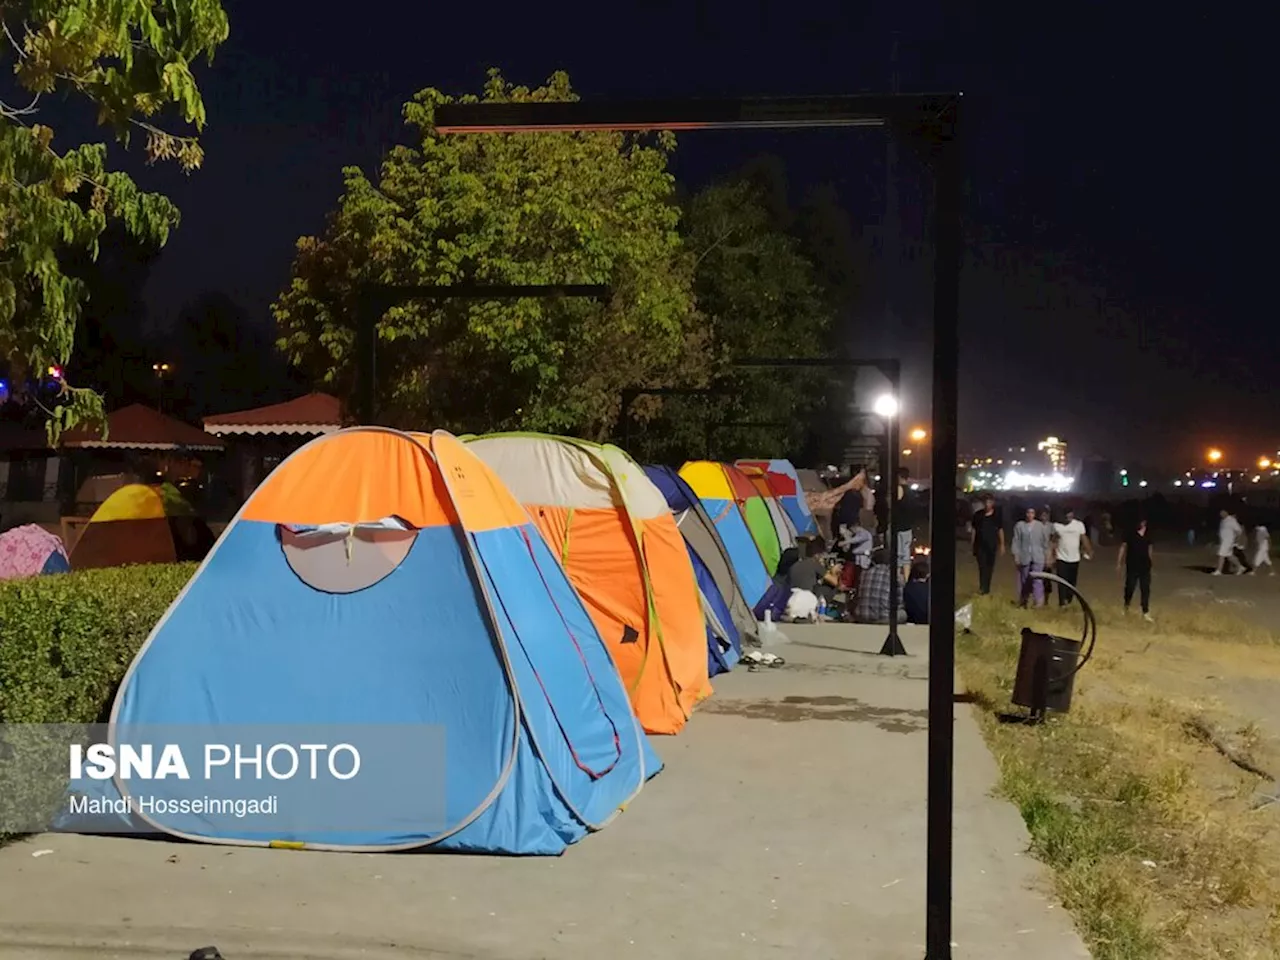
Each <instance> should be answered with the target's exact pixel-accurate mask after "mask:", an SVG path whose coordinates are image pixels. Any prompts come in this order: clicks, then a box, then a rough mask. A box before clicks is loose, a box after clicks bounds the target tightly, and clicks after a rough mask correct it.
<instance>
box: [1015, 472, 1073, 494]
mask: <svg viewBox="0 0 1280 960" xmlns="http://www.w3.org/2000/svg"><path fill="white" fill-rule="evenodd" d="M1073 481H1074V478H1072V477H1064V476H1063V475H1062V474H1060V473H1051V474H1028V473H1019V472H1018V471H1016V470H1010V471H1009V472H1008V473H1006V474H1005V475H1004V481H1003V486H1004V489H1006V490H1055V491H1059V492H1061V491H1064V490H1069V489H1071V484H1072V483H1073Z"/></svg>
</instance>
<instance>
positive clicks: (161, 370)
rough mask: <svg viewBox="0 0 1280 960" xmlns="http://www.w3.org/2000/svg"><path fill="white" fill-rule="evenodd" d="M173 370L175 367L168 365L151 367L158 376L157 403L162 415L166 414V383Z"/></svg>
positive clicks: (157, 364)
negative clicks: (166, 378)
mask: <svg viewBox="0 0 1280 960" xmlns="http://www.w3.org/2000/svg"><path fill="white" fill-rule="evenodd" d="M172 369H173V367H171V366H170V365H169V364H167V363H153V364H152V365H151V370H152V372H153V373H155V375H156V403H157V405H158V406H159V408H160V412H161V413H164V381H165V377H167V376H169V371H171V370H172Z"/></svg>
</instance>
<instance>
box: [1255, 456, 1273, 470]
mask: <svg viewBox="0 0 1280 960" xmlns="http://www.w3.org/2000/svg"><path fill="white" fill-rule="evenodd" d="M1270 466H1271V458H1270V457H1259V458H1258V469H1259V470H1267V469H1269V468H1270Z"/></svg>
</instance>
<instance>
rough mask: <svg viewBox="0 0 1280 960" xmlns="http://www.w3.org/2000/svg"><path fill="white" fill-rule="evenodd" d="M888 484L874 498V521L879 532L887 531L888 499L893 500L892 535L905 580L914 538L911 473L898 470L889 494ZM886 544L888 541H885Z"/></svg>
mask: <svg viewBox="0 0 1280 960" xmlns="http://www.w3.org/2000/svg"><path fill="white" fill-rule="evenodd" d="M889 486H890V484H888V483H886V484H885V489H884V492H883V493H881V494H880V495H879V496H877V498H876V514H877V516H876V519H877V521H878V522H879V525H880V529H881V530H888V513H889V510H888V504H889V497H890V496H892V497H893V498H894V500H893V535H894V536H895V537H896V538H897V541H896V543H895V547H896V552H897V561H898V568H899V570H900V574H899V576H900V578H901V579H902V580H906V579H907V577H909V576H910V575H911V545H912V541H913V539H914V537H915V527H916V520H917V516H916V512H917V511H916V503H915V498H914V497H912V496H911V471H910V470H908V469H907V468H906V467H899V468H898V482H897V484H896V485H894V490H893V491H892V492H890V490H889ZM885 542H886V543H888V540H886V541H885Z"/></svg>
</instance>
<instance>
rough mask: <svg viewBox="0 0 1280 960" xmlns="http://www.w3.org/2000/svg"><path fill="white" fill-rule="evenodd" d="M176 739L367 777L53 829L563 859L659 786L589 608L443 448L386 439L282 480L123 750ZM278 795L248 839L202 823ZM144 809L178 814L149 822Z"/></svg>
mask: <svg viewBox="0 0 1280 960" xmlns="http://www.w3.org/2000/svg"><path fill="white" fill-rule="evenodd" d="M162 726H163V729H164V730H165V731H170V732H169V733H166V734H165V735H164V736H165V737H166V742H169V739H171V738H172V737H177V738H179V745H180V746H181V745H182V744H186V745H187V746H190V747H192V748H193V752H194V753H196V754H198V753H199V752H200V751H201V750H204V751H206V752H207V751H208V750H209V749H210V744H211V743H213V744H215V745H219V746H227V745H228V744H230V743H231V742H232V741H234V746H235V750H236V758H237V763H238V761H239V759H240V753H239V751H240V748H241V745H242V743H244V742H246V738H247V740H254V739H256V741H257V742H258V745H259V746H261V744H263V743H267V744H279V743H297V742H298V740H299V739H302V740H303V742H311V743H319V744H321V745H336V744H339V743H342V744H348V745H353V746H354V747H355V748H356V749H357V750H358V753H359V759H360V763H361V765H360V767H359V770H358V774H353V775H352V777H351V778H348V779H346V780H341V781H340V780H339V779H338V777H339V773H335V772H334V770H333V768H332V767H329V768H325V767H324V766H323V762H324V761H323V758H322V761H321V775H320V777H319V779H318V780H317V779H316V777H315V758H314V754H313V757H312V768H311V773H312V779H311V780H310V781H308V780H307V779H306V777H305V775H304V776H301V777H290V778H286V779H284V780H280V779H278V778H277V779H275V780H270V779H268V780H265V781H264V780H263V779H262V778H261V769H262V768H261V766H259V767H257V768H254V767H249V768H247V769H248V770H249V771H250V773H252V772H254V771H255V770H256V771H258V774H259V778H258V782H256V783H255V782H254V780H253V779H252V778H250V779H248V780H247V781H246V782H244V783H242V782H241V781H240V780H238V779H235V780H228V779H226V778H225V777H224V776H222V774H223V770H222V769H221V768H219V769H217V770H215V771H214V775H215V776H216V778H217V779H216V782H215V780H211V779H210V776H208V775H204V776H201V775H196V776H193V777H192V778H191V779H189V780H185V781H184V780H176V781H174V780H170V779H166V780H150V781H145V782H143V783H142V785H139V782H138V781H136V780H129V779H123V778H122V777H121V775H120V774H117V777H116V778H115V779H111V780H105V781H101V780H91V779H87V778H85V779H73V781H72V784H71V793H72V795H73V797H75V796H76V795H77V794H80V795H82V797H84V798H88V799H91V800H92V799H99V800H101V799H106V800H112V799H118V798H120V797H122V796H127V798H128V799H129V801H130V802H131V803H132V801H133V800H135V799H136V800H138V803H137V804H134V805H133V807H132V809H130V810H128V811H126V812H124V813H119V812H118V810H117V811H116V812H113V813H112V814H111V815H110V816H108V817H107V818H106V819H104V818H103V816H100V815H98V814H99V811H98V810H95V809H94V808H92V807H89V806H88V805H87V804H86V803H85V802H83V800H81V801H80V805H79V807H78V808H75V807H74V806H73V805H69V807H70V808H71V809H72V812H71V813H69V814H68V816H66V817H64V818H63V820H62V822H61V823H60V824H59V826H61V827H62V828H63V829H77V830H80V831H86V830H91V831H95V832H102V831H104V830H115V831H126V832H129V831H130V830H131V828H138V829H140V830H141V831H143V832H158V833H163V834H168V835H171V836H176V837H180V838H184V839H190V840H199V841H205V842H212V843H233V844H242V845H256V846H280V845H283V846H289V847H307V848H315V849H328V850H360V851H387V850H408V849H418V848H429V849H435V850H450V851H469V852H486V853H504V854H556V853H560V852H562V851H563V850H564V849H565V848H566V847H567V846H568V845H569V844H571V843H574V842H575V841H577V840H579V839H581V838H582V837H583V836H585V835H586V834H587V833H588V832H591V831H593V830H596V829H599V828H601V827H603V826H605V825H606V824H607V823H609V822H610V821H611V820H612V819H613V817H614V816H616V815H617V813H618V812H620V811H621V809H622V808H623V807H624V806H625V805H626V804H627V803H628V802H629V801H630V800H631V799H632V798H633V797H634V796H635V795H636V794H637V793H638V792H639V790H640V788H641V787H642V786H643V784H644V782H645V780H646V779H647V778H648V777H650V776H652V775H653V774H655V773H657V771H658V770H659V769H660V767H661V764H660V761H659V760H658V759H657V757H656V756H655V755H654V753H653V751H652V748H651V747H650V746H649V743H648V741H647V739H646V738H645V736H644V734H643V731H642V730H641V728H640V725H639V723H637V721H636V719H635V716H634V714H633V712H632V709H631V706H630V703H629V700H628V697H627V691H626V689H625V688H624V686H623V684H622V681H621V679H620V678H619V676H618V673H617V671H616V669H615V668H614V666H613V662H612V659H611V657H610V654H609V651H608V649H607V648H606V646H605V644H604V642H603V641H602V639H601V637H600V634H599V633H598V632H597V631H596V629H595V627H594V626H593V624H592V621H591V618H590V617H589V615H588V614H587V612H586V609H585V608H584V607H583V605H582V602H581V600H580V599H579V598H578V596H577V594H576V593H575V592H574V590H573V588H572V587H571V586H570V584H569V581H568V579H567V578H566V576H565V574H564V571H563V570H562V569H561V567H560V565H559V564H558V563H557V562H556V559H555V557H554V556H553V554H552V553H551V551H550V549H549V548H548V547H547V545H546V543H545V541H544V540H543V538H542V537H541V536H540V535H539V533H538V531H537V528H536V527H535V526H534V525H533V523H532V521H531V520H530V519H529V516H528V514H527V513H525V511H524V509H523V508H522V507H521V506H520V505H519V504H518V503H517V502H516V501H515V500H514V498H512V496H511V494H510V493H509V492H508V491H507V490H506V488H505V487H504V486H503V485H502V483H501V481H500V480H498V479H497V478H496V476H495V475H494V474H493V473H492V472H491V471H489V469H488V468H487V467H485V466H484V464H483V463H481V461H479V460H478V459H477V458H476V457H475V455H474V454H472V453H471V452H470V451H468V450H467V449H466V447H465V446H464V445H463V444H462V443H460V442H459V441H458V440H456V439H455V438H454V437H451V436H449V435H448V434H445V433H436V434H434V435H432V436H431V437H429V438H427V437H425V436H419V437H417V438H415V437H411V436H409V435H407V434H403V433H398V432H396V431H392V430H386V429H381V428H375V427H360V428H354V429H351V430H344V431H340V432H338V433H334V434H330V435H328V436H325V437H321V438H320V439H317V440H315V441H312V442H311V443H309V444H307V445H306V446H304V447H303V448H302V449H300V450H299V451H298V452H296V453H294V454H293V455H292V456H291V457H289V458H288V459H287V460H286V461H285V462H284V463H283V464H281V465H280V466H279V467H278V468H277V469H276V470H275V471H274V472H273V473H272V474H271V475H270V476H269V477H268V478H267V479H266V480H265V481H264V482H263V484H262V485H261V486H260V487H259V488H258V489H257V491H255V493H254V494H253V496H252V497H251V498H250V499H249V501H248V502H247V503H246V504H245V506H244V507H243V508H242V509H241V511H240V513H239V514H238V515H237V516H236V518H235V519H234V520H233V521H232V522H231V524H230V525H229V526H228V528H227V530H226V531H225V532H224V533H223V535H222V537H221V538H220V540H219V542H218V544H217V546H216V547H215V548H214V549H213V551H212V552H211V553H210V554H209V556H208V557H207V558H206V560H205V561H204V563H203V564H202V565H201V567H200V569H199V570H198V571H197V572H196V574H195V576H194V578H193V579H192V580H191V582H190V583H189V584H188V585H187V587H186V588H185V589H184V590H183V591H182V593H181V594H180V595H179V596H178V598H177V599H176V600H175V601H174V603H173V605H172V606H171V607H170V608H169V610H168V612H167V613H166V614H165V615H164V617H163V618H162V619H161V621H160V622H159V624H157V626H156V627H155V629H154V630H153V631H152V633H151V635H150V637H148V639H147V641H146V643H145V644H144V645H143V647H142V649H141V650H140V651H139V653H138V655H137V657H136V658H135V660H134V662H133V664H132V665H131V666H130V668H129V670H128V672H127V673H126V675H125V679H124V681H123V683H122V684H121V688H120V691H119V693H118V695H117V698H116V701H115V704H114V706H113V709H112V714H111V726H110V730H111V739H112V742H113V743H114V744H115V745H116V746H117V747H118V748H119V749H120V750H123V749H124V748H126V747H130V746H133V747H135V748H137V747H138V745H139V744H148V743H152V742H153V741H154V740H155V739H156V738H157V737H159V736H160V735H159V734H156V733H155V732H154V731H156V730H160V729H161V728H162ZM173 731H177V732H173ZM183 731H185V732H183ZM184 738H185V739H184ZM202 744H203V746H202ZM157 749H158V747H157ZM245 750H246V751H249V750H250V747H245ZM181 752H182V753H183V754H186V753H187V750H186V749H183V750H182V751H181ZM334 755H336V748H335V752H334ZM217 756H218V758H221V754H218V755H217ZM281 756H284V755H277V760H276V764H277V766H279V765H280V764H281V763H283V764H284V766H285V767H286V768H287V767H288V762H287V760H288V758H287V756H285V758H284V759H281ZM268 759H269V758H268ZM446 760H447V762H446ZM303 762H304V764H305V757H304V758H303ZM343 763H345V766H344V765H342V764H339V770H340V773H341V774H350V773H351V772H352V768H351V757H350V756H345V755H344V758H343ZM326 770H327V772H326ZM237 772H238V768H237ZM272 776H273V777H274V776H275V774H272ZM237 791H239V792H238V793H237ZM268 792H269V793H271V794H272V795H278V809H276V810H275V811H268V812H266V813H263V812H262V809H261V806H259V807H258V808H257V810H258V815H257V816H256V817H255V816H243V817H242V816H239V814H238V813H232V812H230V811H229V810H228V809H223V808H222V807H221V806H219V807H218V808H216V809H215V808H211V807H210V806H209V803H207V802H204V801H207V800H208V799H209V798H210V797H212V798H213V799H214V800H215V801H218V803H219V804H221V802H222V801H224V800H245V801H248V800H250V799H256V798H259V797H261V796H262V795H263V794H264V793H268ZM144 793H145V794H146V795H147V797H149V798H150V799H151V800H152V801H155V800H159V801H164V802H163V803H161V804H159V805H157V804H155V803H154V802H153V803H152V804H151V805H150V807H149V808H148V809H150V810H151V812H144V811H143V806H142V803H141V798H142V797H143V794H144ZM175 801H176V803H175ZM189 801H200V802H202V804H203V805H202V806H200V807H199V809H198V810H195V812H192V811H193V809H194V808H192V806H191V803H190V802H189ZM184 802H185V804H184ZM87 807H88V809H86V808H87ZM161 808H162V809H161ZM157 809H159V810H160V812H156V810H157Z"/></svg>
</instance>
